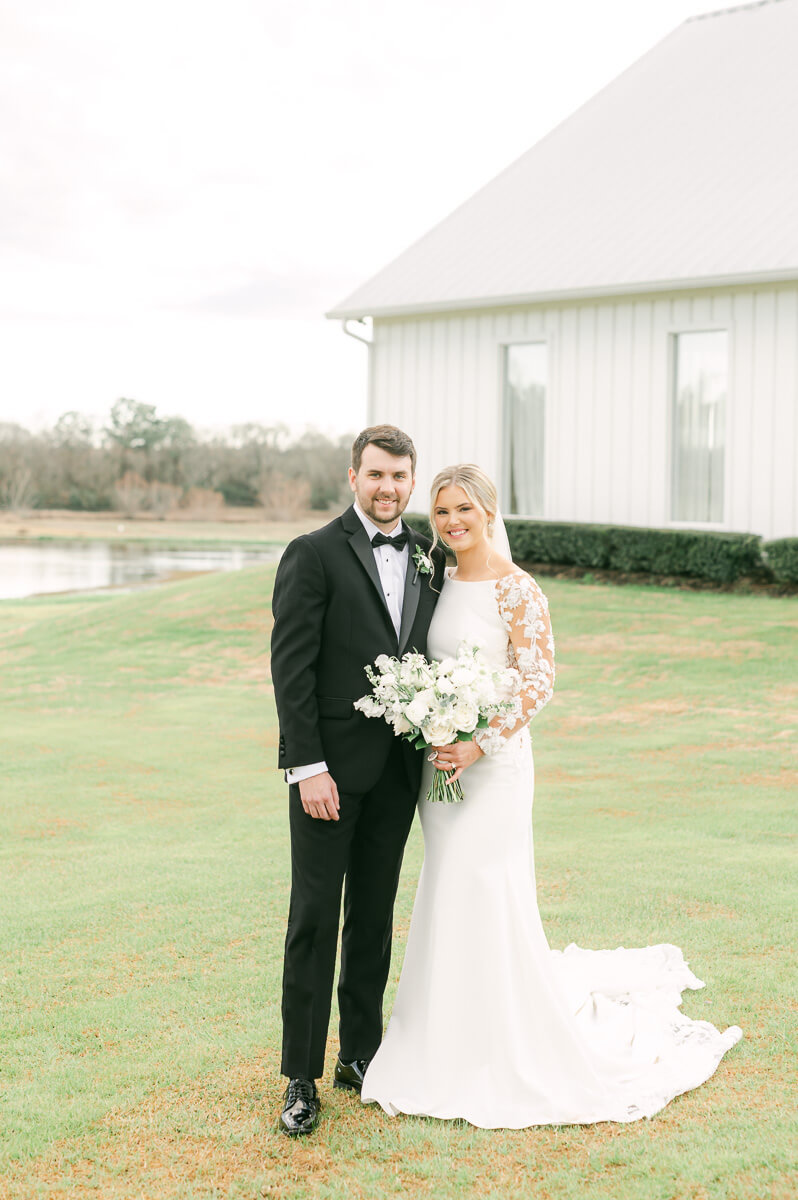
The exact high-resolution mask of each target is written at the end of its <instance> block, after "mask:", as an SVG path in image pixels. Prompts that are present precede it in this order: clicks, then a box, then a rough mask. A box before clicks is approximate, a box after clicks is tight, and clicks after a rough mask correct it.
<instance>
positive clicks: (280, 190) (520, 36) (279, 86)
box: [0, 0, 725, 433]
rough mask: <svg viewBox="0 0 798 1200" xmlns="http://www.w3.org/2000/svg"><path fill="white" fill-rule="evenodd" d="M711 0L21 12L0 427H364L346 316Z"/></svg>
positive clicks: (12, 74)
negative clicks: (111, 418) (348, 299)
mask: <svg viewBox="0 0 798 1200" xmlns="http://www.w3.org/2000/svg"><path fill="white" fill-rule="evenodd" d="M720 7H725V6H723V5H720V4H718V3H712V0H704V2H703V3H702V2H701V0H601V3H596V0H553V2H552V0H545V2H544V0H135V3H132V2H127V3H123V2H122V0H0V146H1V147H2V152H0V422H2V421H17V422H19V423H21V424H23V425H26V426H28V427H41V426H42V425H46V424H51V423H52V422H53V421H54V420H55V419H56V418H57V417H58V416H59V415H60V414H61V413H63V412H65V411H67V410H70V409H76V410H78V411H80V412H85V413H89V414H92V415H95V416H96V417H98V418H102V417H103V416H104V414H105V413H107V410H108V409H109V408H110V406H111V404H112V403H113V401H114V400H115V399H117V398H118V397H119V396H129V397H133V398H134V399H137V400H140V401H143V402H145V403H148V404H154V405H156V406H157V408H158V410H159V412H160V413H161V414H162V415H181V416H184V417H186V418H187V419H188V420H190V421H191V422H192V423H194V424H196V425H198V426H200V427H203V428H212V427H222V426H225V425H228V424H231V423H238V422H244V421H260V422H263V423H264V424H272V423H275V422H278V421H283V422H286V423H288V424H290V425H291V426H293V427H297V428H301V427H302V426H304V425H307V424H313V425H316V426H318V427H320V428H323V429H326V430H328V431H330V432H339V433H342V432H348V431H350V430H353V429H355V428H357V427H359V426H360V425H362V424H363V422H364V419H365V405H366V374H365V360H366V349H365V347H364V346H362V345H360V344H359V343H357V342H355V341H353V340H352V339H350V338H347V337H345V336H344V335H343V334H342V332H341V327H340V324H339V323H338V322H330V321H325V319H324V317H323V313H324V311H325V310H326V309H328V308H330V307H331V306H332V305H333V304H335V303H336V302H337V301H339V300H341V299H342V298H343V297H344V296H345V295H347V294H348V293H349V292H350V291H352V290H353V289H354V288H355V287H357V286H358V285H359V284H360V283H362V282H363V281H364V280H365V279H367V278H368V277H369V276H370V275H372V274H373V273H374V272H375V271H377V270H379V269H380V268H381V267H382V266H384V265H385V264H386V263H387V262H388V261H389V260H390V259H392V258H393V257H395V255H397V254H398V253H400V252H401V251H402V250H403V249H405V248H406V247H407V246H408V245H409V244H410V243H411V242H413V241H415V239H416V238H418V237H419V236H420V235H421V234H423V233H424V232H426V230H427V229H429V228H430V227H431V226H432V225H433V224H435V223H436V222H437V221H439V220H440V219H441V218H443V217H444V216H446V215H447V213H449V212H450V211H451V210H452V209H453V208H455V207H456V206H457V205H458V204H460V203H461V202H462V201H463V200H465V199H466V198H467V197H468V196H469V195H470V194H471V193H472V192H474V191H475V190H476V189H477V188H478V187H481V186H482V185H483V184H484V183H486V182H487V181H488V180H489V179H491V178H492V177H493V176H494V175H496V174H497V173H498V172H499V171H500V170H502V169H503V168H504V167H505V166H507V164H508V163H510V162H511V161H512V160H513V159H515V158H517V157H518V156H519V155H520V154H522V153H523V152H524V151H526V150H527V149H529V147H530V146H532V145H533V144H534V143H535V142H536V141H538V140H539V139H540V138H541V137H542V136H543V135H544V134H546V133H547V132H548V131H549V130H550V129H552V128H553V127H554V126H555V125H556V124H558V123H559V122H560V121H562V120H563V119H564V118H565V117H567V116H568V115H569V114H570V113H571V112H573V111H574V110H575V109H576V108H578V107H579V106H580V105H581V104H583V103H584V102H585V101H586V100H588V99H589V98H590V97H591V96H592V95H593V94H594V93H595V92H596V91H598V90H599V89H600V88H601V87H603V86H604V85H605V84H607V83H609V82H610V81H611V80H612V79H613V78H614V77H615V76H616V75H618V74H619V73H620V72H621V71H622V70H624V69H625V68H626V67H627V66H629V65H630V64H631V63H632V62H633V61H634V60H635V59H637V58H639V57H640V56H641V55H642V54H644V53H645V52H646V51H647V50H648V49H650V48H651V47H652V46H653V45H654V44H655V43H656V42H658V41H659V40H661V38H663V37H664V36H666V35H667V34H668V33H670V31H671V30H672V29H674V28H675V27H676V26H677V25H679V24H680V23H681V22H682V21H683V20H685V19H686V18H687V17H689V16H692V15H695V14H697V13H702V12H707V11H712V10H713V9H717V8H720Z"/></svg>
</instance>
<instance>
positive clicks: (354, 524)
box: [341, 508, 395, 633]
mask: <svg viewBox="0 0 798 1200" xmlns="http://www.w3.org/2000/svg"><path fill="white" fill-rule="evenodd" d="M341 521H342V522H343V526H344V529H345V530H346V532H347V534H348V536H349V545H350V548H351V549H352V551H353V552H354V554H355V555H356V556H357V558H358V559H359V560H360V563H361V565H362V567H363V569H364V570H365V572H366V574H367V575H368V577H369V579H370V580H371V582H372V584H373V585H374V587H375V589H376V591H377V595H378V596H379V599H380V604H381V605H382V608H383V611H384V612H385V615H386V617H387V618H388V623H389V625H390V626H391V630H392V631H393V632H394V633H395V630H394V628H393V621H392V620H391V614H390V612H389V611H388V604H387V601H386V599H385V593H384V592H383V590H382V584H381V583H380V573H379V571H378V570H377V564H376V563H375V561H374V548H373V547H372V545H371V542H370V541H369V535H368V534H367V533H366V531H365V529H364V528H363V525H362V523H361V521H360V519H359V517H358V515H357V513H356V512H355V510H354V508H348V509H347V510H346V512H345V513H344V514H343V515H342V517H341Z"/></svg>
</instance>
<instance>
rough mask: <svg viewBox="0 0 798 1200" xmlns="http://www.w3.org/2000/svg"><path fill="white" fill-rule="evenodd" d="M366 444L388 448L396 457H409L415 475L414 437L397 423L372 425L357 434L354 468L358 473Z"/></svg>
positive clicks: (354, 443) (354, 444)
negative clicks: (396, 424) (403, 430)
mask: <svg viewBox="0 0 798 1200" xmlns="http://www.w3.org/2000/svg"><path fill="white" fill-rule="evenodd" d="M366 446H379V448H380V450H387V451H388V453H389V454H393V455H394V457H395V458H409V459H410V462H411V464H412V468H413V474H414V475H415V473H416V448H415V446H414V445H413V441H412V438H410V437H408V435H407V434H406V433H403V432H402V430H401V429H397V428H396V426H395V425H370V426H369V428H368V429H364V430H363V432H362V433H359V434H358V435H357V437H356V438H355V440H354V442H353V443H352V470H353V471H354V472H355V474H356V475H357V473H358V471H359V470H360V460H361V459H362V457H363V451H364V450H365V449H366Z"/></svg>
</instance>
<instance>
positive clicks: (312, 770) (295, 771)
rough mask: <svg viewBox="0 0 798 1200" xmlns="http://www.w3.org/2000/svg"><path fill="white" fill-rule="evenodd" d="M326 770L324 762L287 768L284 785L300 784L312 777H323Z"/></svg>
mask: <svg viewBox="0 0 798 1200" xmlns="http://www.w3.org/2000/svg"><path fill="white" fill-rule="evenodd" d="M326 770H327V764H326V762H315V763H308V764H307V766H304V767H288V768H287V769H286V772H285V781H286V783H301V782H302V780H303V779H310V778H311V777H312V776H313V775H323V774H324V772H325V771H326Z"/></svg>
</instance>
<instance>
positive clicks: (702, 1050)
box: [361, 464, 742, 1129]
mask: <svg viewBox="0 0 798 1200" xmlns="http://www.w3.org/2000/svg"><path fill="white" fill-rule="evenodd" d="M431 519H432V524H433V532H434V533H435V537H436V540H437V539H441V540H443V541H444V542H445V544H446V545H447V546H450V547H451V548H452V549H453V550H454V553H455V555H456V558H457V566H456V568H455V569H454V570H453V571H450V572H448V573H447V577H446V580H445V582H444V585H443V590H442V593H441V596H440V599H439V601H438V604H437V606H436V609H435V615H434V617H433V620H432V624H431V626H430V631H429V639H428V649H429V656H430V657H431V658H436V659H441V658H444V657H446V656H448V655H453V654H454V653H455V652H456V650H457V647H458V644H459V643H460V642H461V641H462V640H463V639H468V640H470V641H476V642H477V643H478V644H479V645H480V647H481V649H482V652H483V654H484V655H485V657H486V658H487V659H488V660H489V661H490V663H491V665H492V666H494V667H495V668H497V669H499V668H504V667H506V666H508V665H510V666H514V667H516V668H517V670H518V672H519V675H520V679H521V685H520V690H519V693H518V695H517V697H516V703H515V710H514V712H511V713H510V714H509V715H503V716H502V717H500V718H496V719H494V722H493V723H492V726H491V727H489V728H488V729H486V730H482V731H480V732H479V733H477V734H476V735H475V737H474V740H473V741H472V742H455V743H453V744H452V745H450V746H444V747H441V748H440V749H439V750H438V751H437V753H436V756H435V759H434V762H431V763H430V764H429V765H428V766H427V768H426V773H425V777H424V779H423V780H422V786H421V793H420V794H421V797H422V798H421V799H420V801H419V812H420V816H421V824H422V828H423V832H424V848H425V858H424V866H423V868H422V872H421V877H420V880H419V885H418V893H417V895H416V900H415V906H414V909H413V919H412V922H411V926H410V933H409V936H408V940H407V949H406V952H405V959H404V965H403V968H402V974H401V979H400V981H399V987H398V991H397V994H396V1002H395V1005H394V1009H393V1014H392V1016H391V1020H390V1023H389V1026H388V1029H387V1032H386V1035H385V1038H384V1040H383V1043H382V1045H381V1046H380V1048H379V1050H378V1052H377V1054H376V1055H375V1057H374V1059H373V1060H372V1061H371V1064H370V1065H369V1067H368V1070H367V1072H366V1075H365V1078H364V1081H363V1087H362V1092H361V1097H362V1099H363V1101H364V1102H366V1103H368V1102H373V1101H376V1102H378V1103H379V1104H381V1105H382V1107H383V1109H384V1110H385V1111H386V1112H387V1113H388V1114H389V1115H391V1116H395V1115H396V1114H398V1113H415V1114H423V1115H426V1116H430V1117H460V1118H465V1120H467V1121H470V1122H471V1123H472V1124H473V1125H477V1126H481V1127H482V1128H487V1129H493V1128H511V1129H519V1128H523V1127H525V1126H528V1125H548V1124H556V1125H560V1124H587V1123H590V1122H594V1121H634V1120H637V1119H638V1118H640V1117H650V1116H652V1115H653V1114H654V1113H656V1112H657V1111H658V1110H659V1109H661V1108H662V1107H663V1106H664V1105H665V1104H667V1103H668V1101H669V1100H671V1099H672V1098H673V1097H674V1096H676V1095H678V1094H679V1093H681V1092H685V1091H688V1090H689V1089H690V1088H694V1087H697V1086H698V1085H699V1084H701V1083H703V1082H704V1081H705V1080H706V1079H708V1078H709V1077H710V1075H712V1074H713V1072H714V1071H715V1068H716V1067H717V1065H718V1063H719V1061H720V1059H721V1057H722V1056H723V1054H724V1053H725V1052H726V1050H728V1049H729V1048H730V1047H731V1046H733V1045H734V1043H735V1042H736V1041H738V1039H739V1038H740V1037H741V1036H742V1034H741V1031H740V1029H739V1028H737V1027H736V1026H732V1027H731V1028H729V1029H727V1030H726V1031H725V1033H721V1032H719V1030H717V1029H716V1028H715V1027H714V1026H713V1025H710V1024H709V1023H708V1022H706V1021H692V1020H690V1019H689V1018H687V1017H686V1016H684V1015H683V1013H682V1012H681V1011H680V1009H679V1004H680V1002H681V993H682V991H683V989H685V988H696V987H701V986H703V985H702V984H701V982H700V980H698V979H696V977H695V975H693V974H692V972H691V971H690V970H689V968H688V966H687V964H686V963H685V961H684V959H683V957H682V953H681V951H680V950H679V949H677V947H676V946H669V945H663V946H649V947H648V948H647V949H642V950H624V949H618V950H600V951H590V950H581V949H579V948H578V947H577V946H573V945H572V946H569V947H568V948H567V949H566V950H565V951H564V952H562V953H558V952H557V951H553V950H551V949H550V948H549V946H548V943H547V941H546V936H545V934H544V932H543V927H542V925H541V922H540V916H539V914H538V908H537V901H536V897H535V878H534V865H533V851H532V827H531V821H530V812H531V806H532V794H533V786H534V775H533V764H532V749H531V745H530V739H529V730H528V728H527V722H528V721H529V719H530V718H531V717H533V716H534V715H535V713H537V712H538V711H539V709H541V708H542V707H543V705H544V704H546V702H547V701H548V700H549V699H550V697H551V694H552V688H553V682H554V642H553V639H552V634H551V625H550V623H549V615H548V605H547V603H546V598H545V596H544V595H543V593H542V592H541V590H540V588H539V587H538V586H537V584H536V583H535V581H534V580H533V579H532V578H531V577H530V576H529V575H527V574H526V573H525V572H524V571H521V570H520V569H519V568H518V567H516V566H515V565H514V564H513V562H512V561H511V559H510V552H509V545H508V544H507V539H506V534H504V527H503V524H502V522H501V517H500V516H499V515H498V506H497V499H496V489H495V488H494V486H493V484H492V483H491V481H490V480H489V479H488V477H487V476H486V475H485V473H484V472H483V471H482V470H481V469H480V468H479V467H475V466H472V465H470V464H466V465H461V466H456V467H449V468H446V469H445V470H443V471H441V472H440V473H439V474H438V475H437V476H436V478H435V480H434V482H433V485H432V508H431ZM433 770H445V771H449V772H451V775H450V778H451V780H452V781H454V779H456V778H459V777H460V776H461V775H463V773H465V776H464V778H463V791H464V793H465V796H464V799H463V800H462V802H460V803H459V804H441V803H434V802H432V803H431V802H428V801H427V800H426V799H425V798H424V797H425V796H426V793H427V790H428V788H429V783H430V778H431V772H432V771H433Z"/></svg>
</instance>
